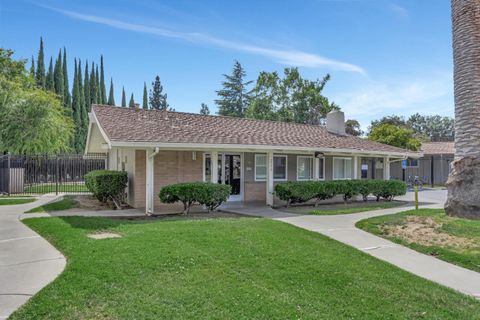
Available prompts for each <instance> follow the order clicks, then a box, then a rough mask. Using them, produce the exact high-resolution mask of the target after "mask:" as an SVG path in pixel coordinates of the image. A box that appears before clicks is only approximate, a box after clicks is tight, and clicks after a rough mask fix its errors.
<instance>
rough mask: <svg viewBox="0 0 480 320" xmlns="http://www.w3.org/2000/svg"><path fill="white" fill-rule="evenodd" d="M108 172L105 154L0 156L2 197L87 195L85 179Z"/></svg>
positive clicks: (0, 190)
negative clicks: (63, 194)
mask: <svg viewBox="0 0 480 320" xmlns="http://www.w3.org/2000/svg"><path fill="white" fill-rule="evenodd" d="M107 168H108V158H107V156H106V155H105V154H88V155H83V154H62V155H53V156H52V155H28V156H21V155H20V156H18V155H3V156H0V193H2V194H45V193H55V194H58V193H87V192H89V191H88V190H87V188H86V187H85V180H84V176H85V174H87V173H88V172H90V171H93V170H101V169H107Z"/></svg>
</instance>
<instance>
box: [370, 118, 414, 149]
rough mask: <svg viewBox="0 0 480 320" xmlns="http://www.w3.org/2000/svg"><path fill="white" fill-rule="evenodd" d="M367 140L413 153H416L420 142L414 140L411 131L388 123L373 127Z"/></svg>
mask: <svg viewBox="0 0 480 320" xmlns="http://www.w3.org/2000/svg"><path fill="white" fill-rule="evenodd" d="M368 139H369V140H371V141H377V142H380V143H384V144H388V145H391V146H395V147H399V148H403V149H409V150H413V151H417V150H418V149H419V148H420V145H421V142H420V140H419V139H418V138H415V135H414V132H413V130H411V129H408V128H405V127H401V126H396V125H393V124H389V123H384V124H381V125H379V126H376V127H374V128H373V130H372V131H370V134H369V135H368Z"/></svg>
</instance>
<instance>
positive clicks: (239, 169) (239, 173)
mask: <svg viewBox="0 0 480 320" xmlns="http://www.w3.org/2000/svg"><path fill="white" fill-rule="evenodd" d="M213 167H214V165H212V156H211V154H209V153H206V154H205V159H204V181H216V182H217V183H221V184H228V185H230V186H231V187H232V192H231V195H230V198H229V199H228V201H243V155H242V153H228V152H225V153H218V154H217V166H216V167H217V169H216V173H217V175H216V176H217V177H216V179H215V177H212V170H214V168H213Z"/></svg>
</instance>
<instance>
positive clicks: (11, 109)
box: [0, 48, 73, 154]
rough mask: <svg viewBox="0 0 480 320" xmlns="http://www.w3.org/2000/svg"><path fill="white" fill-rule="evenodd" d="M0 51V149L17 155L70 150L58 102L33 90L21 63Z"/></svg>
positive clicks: (67, 123) (67, 128)
mask: <svg viewBox="0 0 480 320" xmlns="http://www.w3.org/2000/svg"><path fill="white" fill-rule="evenodd" d="M12 55H13V51H11V50H6V49H3V48H0V150H1V151H3V152H6V151H8V152H11V153H18V154H31V153H57V152H65V151H68V150H69V148H70V139H71V137H72V134H73V123H72V121H71V120H70V119H69V118H68V117H66V116H65V114H64V111H63V106H62V103H61V100H60V99H59V98H58V97H57V96H56V95H55V94H54V93H51V92H46V91H44V90H42V89H38V88H36V87H35V86H36V82H35V83H34V82H33V80H32V78H31V77H30V76H29V75H28V73H27V72H26V70H25V63H26V61H24V60H19V61H15V60H13V59H12Z"/></svg>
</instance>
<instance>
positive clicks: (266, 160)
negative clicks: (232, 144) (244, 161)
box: [253, 153, 268, 181]
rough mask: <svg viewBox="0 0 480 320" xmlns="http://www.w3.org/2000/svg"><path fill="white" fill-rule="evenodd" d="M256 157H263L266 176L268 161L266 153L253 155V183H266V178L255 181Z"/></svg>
mask: <svg viewBox="0 0 480 320" xmlns="http://www.w3.org/2000/svg"><path fill="white" fill-rule="evenodd" d="M257 157H265V173H266V176H268V172H267V171H268V159H267V154H266V153H255V162H254V164H253V178H254V179H255V181H267V177H266V176H265V179H257Z"/></svg>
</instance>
